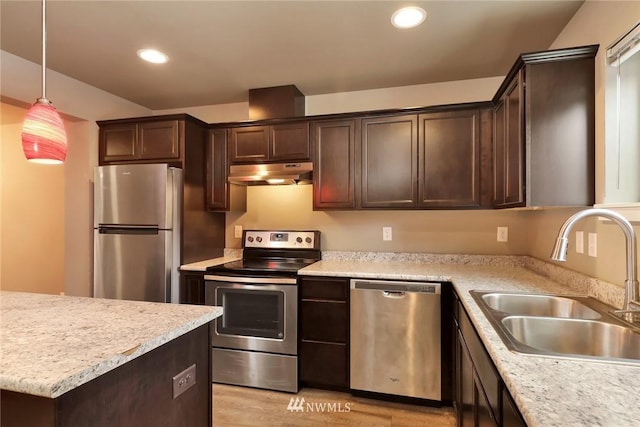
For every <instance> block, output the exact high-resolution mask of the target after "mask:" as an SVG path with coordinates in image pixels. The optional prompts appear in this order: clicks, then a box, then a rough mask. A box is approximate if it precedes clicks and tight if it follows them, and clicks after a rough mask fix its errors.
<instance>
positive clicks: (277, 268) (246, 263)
mask: <svg viewBox="0 0 640 427" xmlns="http://www.w3.org/2000/svg"><path fill="white" fill-rule="evenodd" d="M316 261H317V260H316V259H305V258H293V259H284V258H272V259H270V258H263V259H241V260H238V261H232V262H227V263H225V264H222V265H218V266H214V267H211V268H210V269H209V271H219V272H221V271H232V272H256V273H260V272H269V273H275V272H282V273H297V272H298V270H300V269H301V268H304V267H306V266H308V265H311V264H313V263H314V262H316Z"/></svg>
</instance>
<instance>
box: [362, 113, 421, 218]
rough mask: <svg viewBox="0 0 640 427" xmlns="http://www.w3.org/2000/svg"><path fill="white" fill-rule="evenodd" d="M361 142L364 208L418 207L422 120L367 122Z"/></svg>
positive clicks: (396, 118)
mask: <svg viewBox="0 0 640 427" xmlns="http://www.w3.org/2000/svg"><path fill="white" fill-rule="evenodd" d="M360 142H361V144H362V145H361V149H362V159H361V162H362V166H361V168H362V177H361V179H362V207H363V208H412V207H416V206H417V198H418V188H417V185H416V184H417V180H418V173H417V167H418V116H416V115H404V116H392V117H376V118H368V119H363V120H362V137H361V141H360Z"/></svg>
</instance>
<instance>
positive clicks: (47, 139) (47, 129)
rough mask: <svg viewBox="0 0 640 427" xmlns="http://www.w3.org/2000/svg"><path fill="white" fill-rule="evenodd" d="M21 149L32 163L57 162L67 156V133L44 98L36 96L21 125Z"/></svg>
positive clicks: (49, 103)
mask: <svg viewBox="0 0 640 427" xmlns="http://www.w3.org/2000/svg"><path fill="white" fill-rule="evenodd" d="M22 151H24V155H25V157H26V158H27V160H29V161H31V162H34V163H45V164H59V163H63V162H64V160H65V159H66V157H67V134H66V132H65V130H64V123H63V122H62V119H61V118H60V115H59V114H58V111H57V110H56V109H55V108H54V106H53V105H51V102H50V101H49V100H48V99H46V98H38V99H37V100H36V102H35V103H34V104H33V105H32V106H31V108H30V109H29V111H28V112H27V116H26V117H25V119H24V124H23V125H22Z"/></svg>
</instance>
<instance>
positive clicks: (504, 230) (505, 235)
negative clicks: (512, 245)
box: [496, 227, 509, 242]
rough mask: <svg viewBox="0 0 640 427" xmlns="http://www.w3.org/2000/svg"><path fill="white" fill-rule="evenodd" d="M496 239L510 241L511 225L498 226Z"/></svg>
mask: <svg viewBox="0 0 640 427" xmlns="http://www.w3.org/2000/svg"><path fill="white" fill-rule="evenodd" d="M496 240H497V241H498V242H508V241H509V227H498V235H497V238H496Z"/></svg>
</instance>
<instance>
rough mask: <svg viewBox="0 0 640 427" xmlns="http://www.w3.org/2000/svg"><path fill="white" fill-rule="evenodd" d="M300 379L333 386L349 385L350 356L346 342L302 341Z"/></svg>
mask: <svg viewBox="0 0 640 427" xmlns="http://www.w3.org/2000/svg"><path fill="white" fill-rule="evenodd" d="M300 360H301V363H300V380H301V381H302V382H306V383H312V384H317V385H323V386H332V387H338V388H340V387H348V386H349V370H348V366H349V363H348V361H349V356H348V349H347V345H346V344H332V343H319V342H307V341H302V342H301V343H300Z"/></svg>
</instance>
